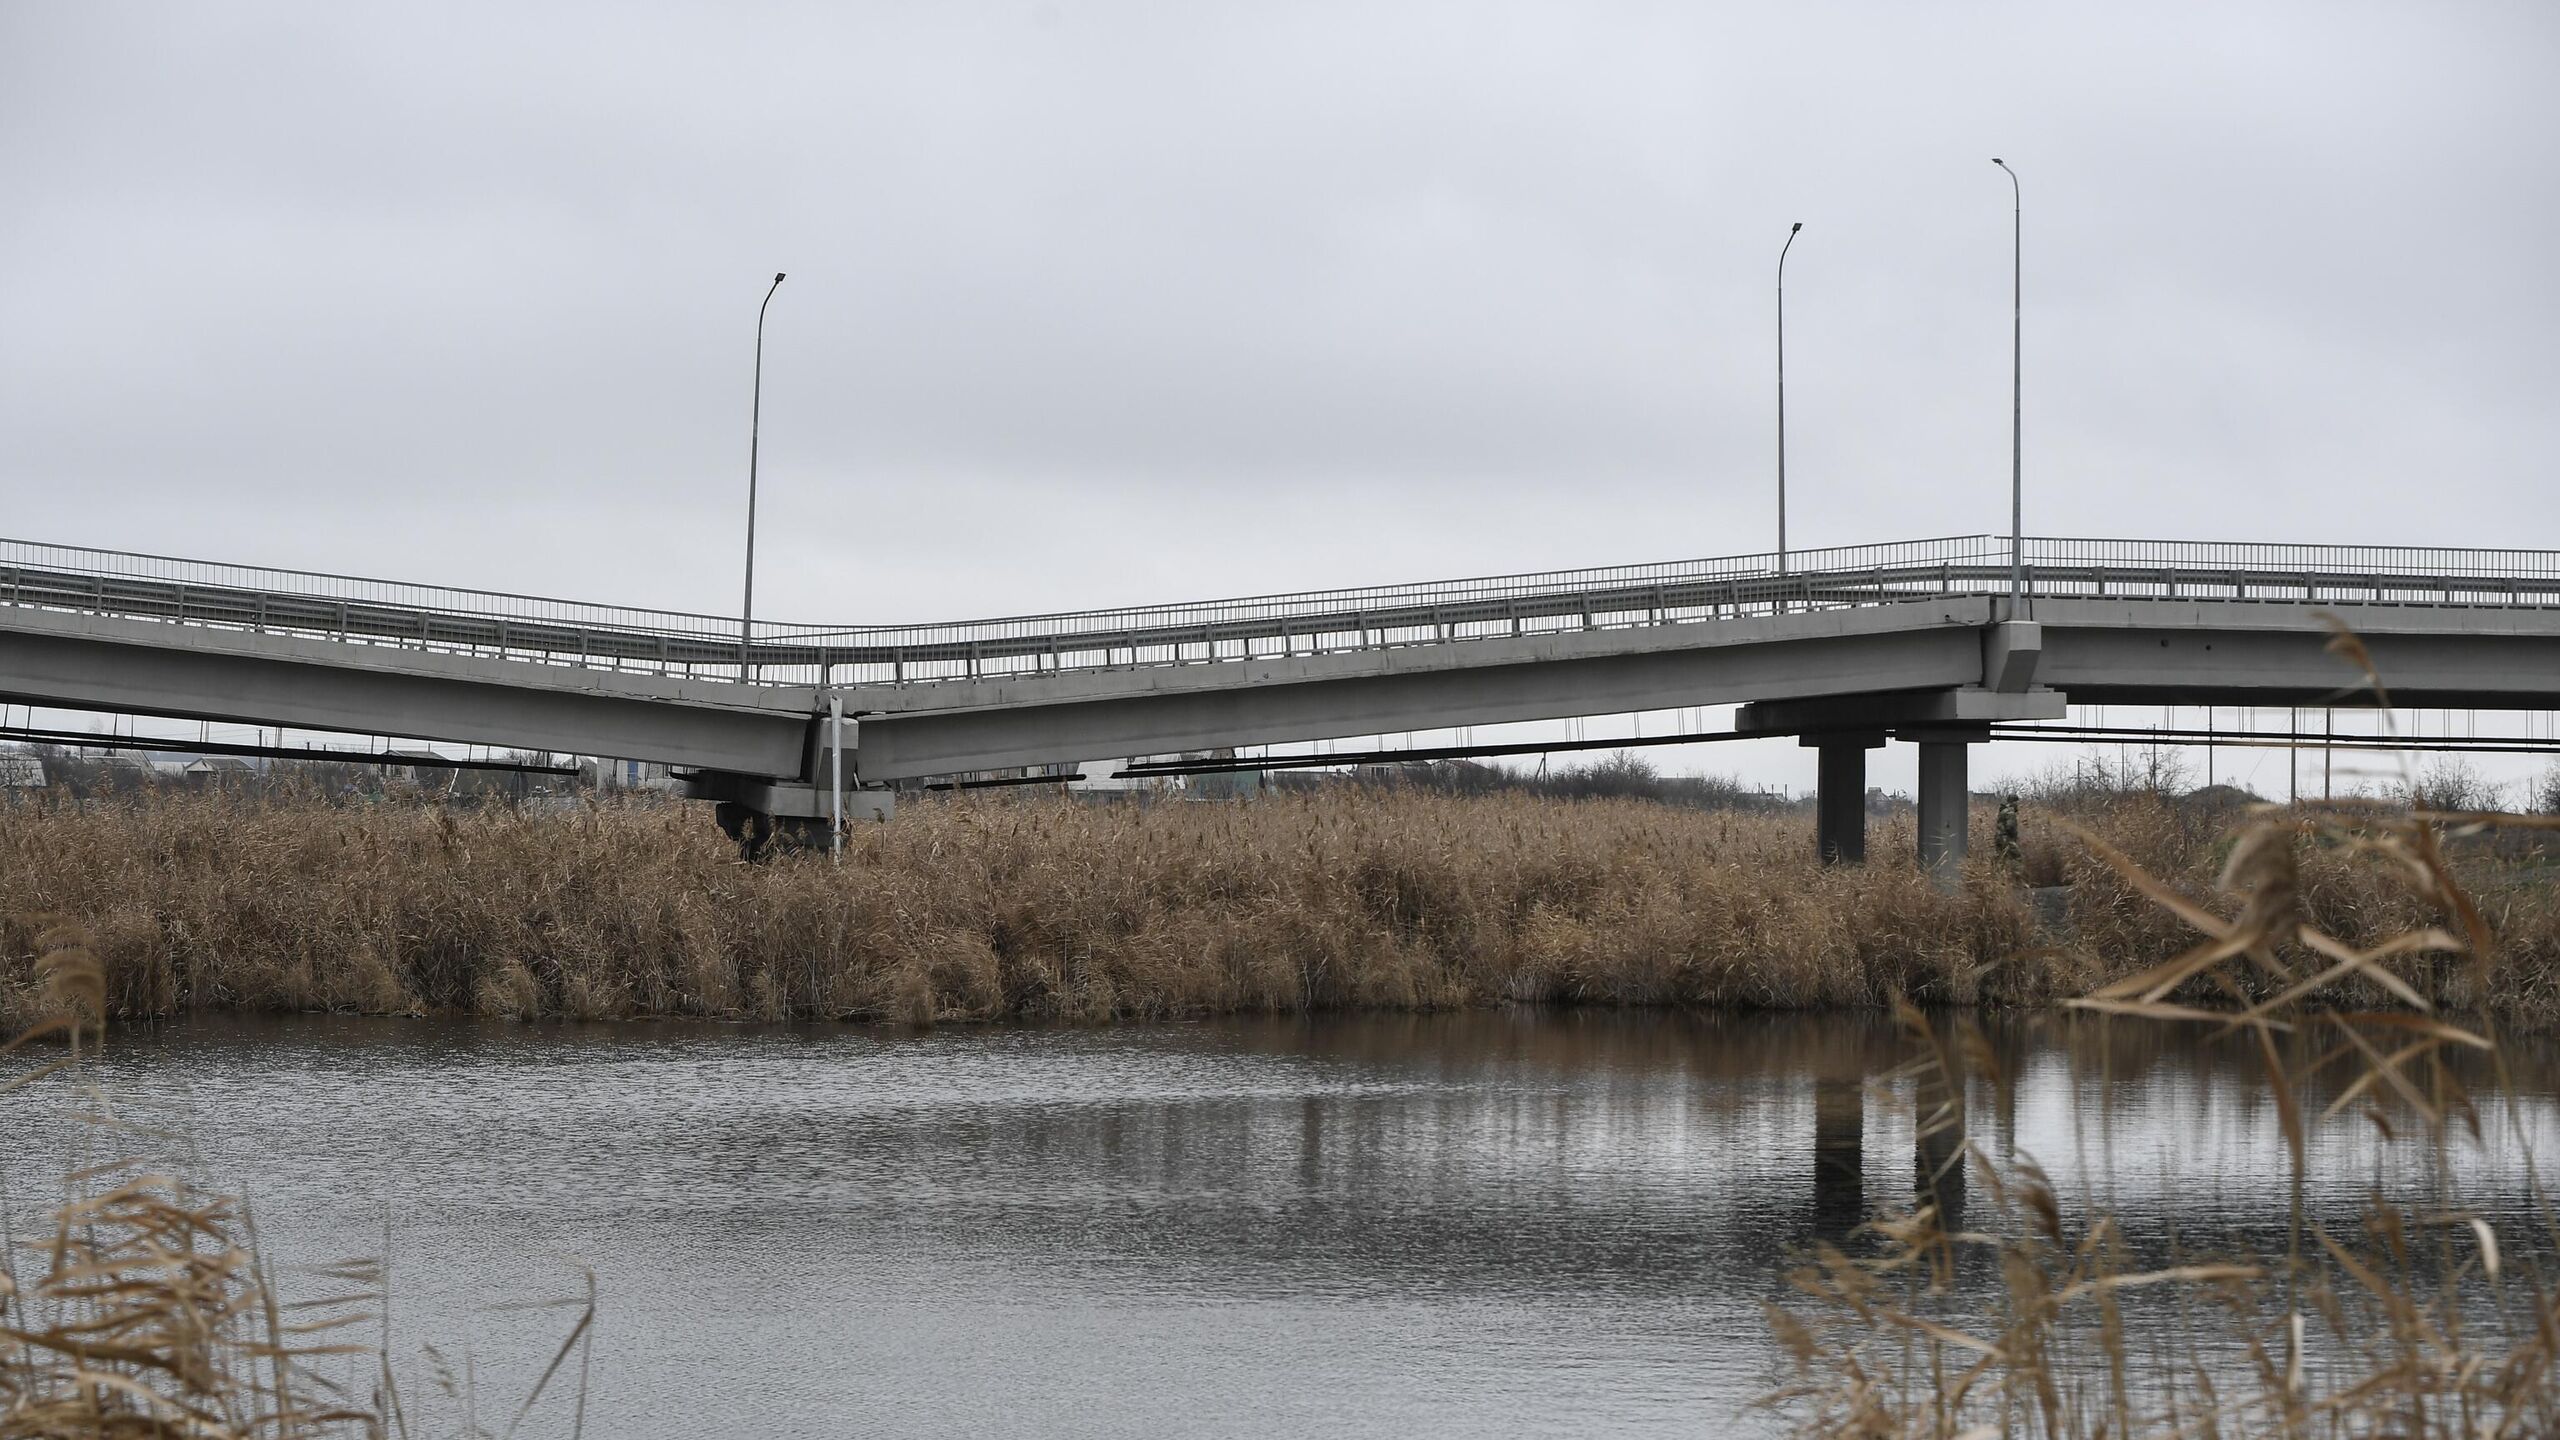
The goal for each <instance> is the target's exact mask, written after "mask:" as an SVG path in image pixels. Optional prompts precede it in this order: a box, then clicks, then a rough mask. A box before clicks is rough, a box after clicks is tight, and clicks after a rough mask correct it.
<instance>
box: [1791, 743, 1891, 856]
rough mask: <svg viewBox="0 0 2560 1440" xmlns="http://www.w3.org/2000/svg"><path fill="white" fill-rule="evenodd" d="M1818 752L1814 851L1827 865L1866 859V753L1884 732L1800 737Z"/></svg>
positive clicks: (1875, 745) (1814, 803) (1875, 746)
mask: <svg viewBox="0 0 2560 1440" xmlns="http://www.w3.org/2000/svg"><path fill="white" fill-rule="evenodd" d="M1796 743H1798V744H1800V745H1805V746H1809V747H1811V748H1812V749H1813V751H1814V752H1815V755H1816V757H1817V759H1816V771H1817V773H1818V775H1819V776H1820V783H1819V786H1818V788H1817V789H1816V790H1815V792H1814V801H1813V813H1814V838H1813V843H1814V851H1815V853H1816V854H1819V855H1820V856H1821V857H1822V863H1823V864H1825V865H1863V864H1865V863H1866V860H1867V752H1868V751H1870V750H1873V749H1876V748H1877V747H1879V746H1881V745H1883V744H1884V733H1883V732H1882V731H1871V732H1854V733H1852V732H1838V731H1835V732H1832V733H1830V734H1823V735H1806V736H1802V737H1799V738H1798V740H1797V742H1796Z"/></svg>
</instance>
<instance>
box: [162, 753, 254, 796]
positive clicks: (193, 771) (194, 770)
mask: <svg viewBox="0 0 2560 1440" xmlns="http://www.w3.org/2000/svg"><path fill="white" fill-rule="evenodd" d="M179 774H181V775H182V776H184V777H185V779H186V782H187V783H188V784H189V785H191V786H193V787H195V788H196V789H198V790H219V789H222V788H224V787H226V786H230V785H238V784H244V783H246V782H248V781H251V780H255V779H257V778H258V767H257V766H255V765H252V764H250V763H249V762H248V761H246V760H243V759H241V758H240V757H239V756H237V755H199V756H197V757H196V758H195V759H193V760H190V761H188V762H187V763H186V767H185V768H184V769H182V770H181V771H179Z"/></svg>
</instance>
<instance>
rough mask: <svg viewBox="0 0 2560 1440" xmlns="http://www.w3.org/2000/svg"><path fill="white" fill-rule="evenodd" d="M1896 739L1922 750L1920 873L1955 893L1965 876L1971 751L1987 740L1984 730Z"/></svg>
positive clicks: (1922, 733)
mask: <svg viewBox="0 0 2560 1440" xmlns="http://www.w3.org/2000/svg"><path fill="white" fill-rule="evenodd" d="M1895 738H1896V739H1901V740H1909V741H1912V742H1914V743H1916V744H1918V745H1919V747H1920V835H1919V841H1920V868H1921V869H1922V870H1923V871H1926V872H1927V873H1928V875H1929V878H1930V880H1931V881H1932V882H1933V883H1935V884H1936V885H1937V887H1938V888H1939V889H1941V890H1953V889H1954V888H1955V886H1956V880H1957V877H1958V876H1959V875H1960V874H1961V873H1962V872H1963V870H1964V852H1965V842H1966V839H1967V832H1968V830H1969V829H1970V828H1971V825H1970V822H1971V819H1972V800H1973V791H1972V783H1971V780H1970V778H1969V766H1970V763H1971V749H1972V746H1973V744H1974V743H1975V742H1976V741H1981V740H1988V739H1990V738H1991V732H1990V730H1989V728H1988V727H1951V728H1947V729H1929V730H1906V731H1900V732H1897V733H1896V736H1895Z"/></svg>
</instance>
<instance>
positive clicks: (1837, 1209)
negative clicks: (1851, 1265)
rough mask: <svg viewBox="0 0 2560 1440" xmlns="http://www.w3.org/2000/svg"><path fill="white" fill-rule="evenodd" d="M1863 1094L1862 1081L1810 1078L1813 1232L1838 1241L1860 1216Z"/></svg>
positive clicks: (1862, 1216) (1864, 1141) (1863, 1165)
mask: <svg viewBox="0 0 2560 1440" xmlns="http://www.w3.org/2000/svg"><path fill="white" fill-rule="evenodd" d="M1866 1144H1867V1092H1866V1086H1865V1084H1864V1082H1862V1081H1859V1080H1841V1079H1836V1078H1833V1077H1830V1076H1823V1077H1820V1078H1817V1079H1816V1080H1815V1081H1814V1082H1813V1233H1814V1236H1815V1238H1817V1239H1822V1240H1831V1241H1835V1242H1836V1241H1838V1240H1840V1239H1841V1238H1842V1237H1844V1236H1846V1235H1847V1234H1848V1233H1849V1232H1850V1231H1851V1230H1854V1229H1856V1228H1857V1226H1858V1222H1859V1221H1860V1220H1863V1219H1865V1218H1866V1208H1867V1188H1866Z"/></svg>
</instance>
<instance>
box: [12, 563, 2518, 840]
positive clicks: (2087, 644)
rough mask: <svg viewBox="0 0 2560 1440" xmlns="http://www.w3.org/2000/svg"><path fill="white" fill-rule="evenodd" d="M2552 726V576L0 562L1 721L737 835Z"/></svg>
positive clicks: (1960, 794)
mask: <svg viewBox="0 0 2560 1440" xmlns="http://www.w3.org/2000/svg"><path fill="white" fill-rule="evenodd" d="M2341 623H2343V624H2344V625H2346V626H2348V627H2351V628H2352V629H2353V631H2354V632H2355V634H2356V635H2357V636H2358V637H2359V638H2360V640H2361V641H2362V643H2363V644H2364V646H2365V647H2366V648H2367V650H2368V651H2369V652H2370V654H2371V657H2372V660H2373V662H2374V665H2375V667H2376V669H2377V670H2378V671H2379V673H2380V674H2381V676H2382V677H2383V678H2384V680H2385V681H2387V682H2388V685H2389V688H2390V698H2391V700H2392V701H2393V702H2394V703H2396V704H2402V705H2412V706H2419V707H2448V708H2462V709H2485V710H2497V709H2521V710H2554V709H2560V552H2555V551H2544V550H2464V549H2430V548H2418V547H2406V546H2316V545H2262V544H2234V543H2222V542H2166V541H2132V540H2072V539H2051V538H2030V539H2027V540H2025V541H2024V542H2023V543H2022V544H2021V546H2020V547H2019V548H2018V553H2016V554H2015V555H2012V553H2011V546H2010V543H2009V541H2008V539H2007V538H2006V537H1990V536H1965V537H1954V538H1946V539H1935V540H1921V541H1910V542H1902V543H1896V544H1886V545H1866V546H1854V547H1844V548H1836V549H1828V550H1813V551H1798V552H1792V553H1790V554H1789V555H1788V556H1786V557H1785V559H1784V561H1783V563H1782V562H1781V560H1780V558H1779V557H1778V556H1775V555H1769V554H1759V555H1740V556H1731V557H1725V558H1720V559H1706V560H1686V561H1675V562H1669V563H1663V564H1653V565H1633V566H1620V567H1613V568H1604V569H1590V570H1571V571H1550V572H1544V573H1539V574H1528V575H1508V576H1495V577H1488V578H1480V579H1472V580H1453V581H1440V582H1432V583H1425V584H1413V585H1393V586H1375V587H1369V588H1363V589H1350V590H1328V591H1311V592H1303V593H1298V594H1287V595H1264V596H1254V597H1248V598H1241V599H1230V600H1216V601H1205V602H1199V603H1193V604H1178V605H1162V606H1137V607H1125V608H1120V609H1110V610H1092V611H1077V612H1065V613H1058V614H1048V615H1029V616H1016V617H1011V618H1004V619H992V620H974V621H962V622H955V623H949V624H932V625H908V626H828V625H803V624H787V623H769V622H763V621H759V622H756V623H754V624H753V625H752V626H746V625H742V624H741V622H740V621H738V620H736V619H733V618H727V617H721V616H711V615H695V614H684V613H678V612H671V611H661V610H644V609H631V608H623V607H615V606H607V605H595V604H586V603H580V602H574V601H565V600H555V599H545V598H539V597H534V596H528V595H513V594H502V593H495V592H487V591H472V590H456V589H448V588H443V587H437V586H427V585H413V584H405V583H398V582H391V581H381V580H370V579H361V578H357V577H351V576H342V575H329V574H319V573H309V572H299V571H283V570H268V569H257V568H252V567H246V566H236V565H225V564H220V563H215V562H209V561H199V560H182V559H175V558H170V557H165V556H151V555H135V554H126V553H120V552H114V551H106V550H95V549H86V548H81V547H75V546H63V545H48V544H40V543H35V542H25V541H9V540H0V698H5V699H7V700H9V701H12V702H22V703H27V704H33V705H44V706H56V707H64V708H77V709H88V710H100V711H110V712H117V713H124V714H135V715H151V716H171V717H183V718H198V719H207V720H223V721H236V722H243V723H254V724H259V725H275V726H280V727H291V728H297V729H308V730H336V731H345V732H351V733H360V734H380V735H401V736H413V737H417V738H421V739H429V740H442V741H455V742H466V743H480V744H489V745H498V746H509V747H517V748H524V749H538V750H550V751H561V752H567V753H571V754H581V755H603V756H612V757H617V758H627V759H641V760H652V761H661V762H665V763H667V764H669V765H670V766H673V767H677V770H678V773H679V774H681V775H682V776H683V777H684V781H685V784H686V785H687V787H688V789H689V791H690V793H692V794H694V795H696V796H698V797H701V798H706V799H711V800H715V801H718V802H720V813H721V816H722V823H723V824H724V826H727V827H728V828H730V829H731V831H732V833H733V834H737V835H739V836H740V837H741V838H742V839H745V840H748V841H755V840H758V839H760V838H761V837H762V836H763V835H766V834H769V833H770V832H771V830H772V828H773V826H774V824H775V823H776V821H777V820H778V821H780V822H782V823H784V824H790V825H799V826H807V827H814V826H819V825H823V824H826V823H829V822H831V821H836V820H840V819H841V818H843V817H845V816H848V815H865V814H868V815H880V816H884V817H885V815H886V814H887V812H888V808H889V799H888V793H889V792H888V787H889V786H891V785H893V784H894V783H896V782H899V781H912V780H916V779H920V778H925V777H935V776H950V775H955V774H964V773H971V772H980V771H986V770H1000V769H1009V768H1012V767H1017V766H1034V765H1042V764H1050V763H1057V762H1067V763H1077V762H1083V761H1086V760H1090V759H1093V758H1095V757H1101V756H1114V757H1117V756H1140V755H1161V754H1169V753H1177V752H1182V751H1196V750H1204V749H1211V748H1217V747H1228V746H1246V745H1263V744H1281V743H1290V742H1304V741H1316V740H1327V739H1336V738H1341V737H1345V736H1366V735H1381V734H1396V733H1403V732H1411V731H1418V730H1433V729H1442V728H1448V727H1455V726H1472V725H1487V724H1497V723H1504V722H1513V721H1529V720H1546V719H1557V718H1564V717H1571V716H1579V715H1599V714H1615V713H1625V712H1634V711H1644V710H1666V709H1675V708H1680V707H1687V706H1700V705H1720V704H1738V705H1740V707H1741V708H1740V710H1739V711H1738V721H1737V729H1738V730H1740V731H1742V732H1746V733H1751V734H1760V735H1771V736H1793V737H1796V738H1797V739H1798V740H1799V741H1800V742H1801V743H1803V744H1806V745H1809V746H1812V747H1815V748H1816V749H1817V750H1818V751H1819V765H1818V770H1819V775H1820V797H1819V800H1818V803H1817V814H1818V817H1819V819H1818V825H1817V830H1818V836H1817V844H1818V845H1819V847H1820V849H1821V853H1822V854H1823V855H1824V856H1825V857H1826V858H1830V859H1836V860H1857V859H1860V858H1862V857H1863V855H1864V847H1865V840H1864V804H1863V802H1864V794H1865V769H1866V754H1867V752H1868V751H1869V750H1871V749H1874V748H1876V747H1877V746H1880V745H1883V744H1885V743H1887V742H1889V741H1905V742H1910V743H1913V744H1916V745H1917V746H1918V747H1919V750H1920V796H1919V801H1920V817H1919V820H1920V824H1919V836H1920V850H1921V855H1922V858H1923V861H1924V863H1928V864H1932V865H1939V866H1944V865H1951V864H1953V863H1954V862H1955V861H1957V860H1959V859H1960V858H1961V857H1962V855H1963V851H1964V840H1965V806H1966V798H1967V794H1968V787H1967V770H1968V759H1967V757H1968V755H1969V753H1970V749H1971V747H1972V746H1973V745H1974V744H1977V743H1980V742H1982V741H1983V740H1985V739H1987V738H1989V736H1990V734H1991V727H1992V726H1993V725H1995V724H2000V723H2008V722H2019V721H2034V720H2053V719H2060V718H2063V717H2064V716H2065V715H2066V714H2067V713H2068V707H2069V706H2072V705H2090V704H2100V705H2104V704H2139V705H2254V706H2294V705H2330V704H2334V705H2341V706H2345V705H2358V704H2372V703H2375V701H2374V697H2373V696H2372V694H2371V693H2370V691H2369V690H2367V689H2366V688H2365V686H2364V681H2363V676H2362V675H2361V674H2360V672H2358V671H2357V670H2355V669H2354V668H2353V667H2351V666H2349V665H2347V664H2345V663H2344V662H2342V661H2341V660H2340V659H2339V658H2338V657H2337V656H2336V655H2335V654H2333V653H2331V650H2330V643H2329V642H2330V641H2331V639H2332V637H2333V636H2334V634H2335V633H2336V631H2337V627H2338V626H2339V625H2340V624H2341Z"/></svg>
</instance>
